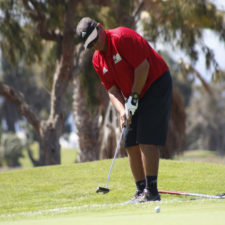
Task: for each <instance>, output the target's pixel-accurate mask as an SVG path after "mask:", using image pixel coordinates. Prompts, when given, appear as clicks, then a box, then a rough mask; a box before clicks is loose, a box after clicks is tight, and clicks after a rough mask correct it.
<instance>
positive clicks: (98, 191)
mask: <svg viewBox="0 0 225 225" xmlns="http://www.w3.org/2000/svg"><path fill="white" fill-rule="evenodd" d="M108 192H109V188H104V187H97V190H96V193H103V194H107V193H108Z"/></svg>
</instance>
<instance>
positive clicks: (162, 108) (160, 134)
mask: <svg viewBox="0 0 225 225" xmlns="http://www.w3.org/2000/svg"><path fill="white" fill-rule="evenodd" d="M171 102H172V78H171V75H170V72H169V71H167V72H165V73H164V74H163V75H162V76H161V77H160V78H159V79H157V80H156V81H155V82H154V83H153V84H152V85H151V86H150V88H149V89H148V91H147V92H146V93H145V95H144V96H143V97H142V98H141V99H140V100H139V103H138V104H139V105H138V109H137V111H136V112H135V114H134V116H133V117H132V121H131V125H130V126H129V127H127V129H126V131H125V147H130V146H134V145H138V144H149V145H165V142H166V136H167V130H168V123H169V116H170V108H171Z"/></svg>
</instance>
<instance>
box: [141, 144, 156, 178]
mask: <svg viewBox="0 0 225 225" xmlns="http://www.w3.org/2000/svg"><path fill="white" fill-rule="evenodd" d="M140 149H141V152H142V161H143V167H144V173H145V175H146V176H158V169H159V157H160V154H159V147H158V146H157V145H143V144H142V145H140Z"/></svg>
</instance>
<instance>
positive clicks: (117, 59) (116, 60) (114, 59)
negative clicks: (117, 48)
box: [113, 53, 122, 64]
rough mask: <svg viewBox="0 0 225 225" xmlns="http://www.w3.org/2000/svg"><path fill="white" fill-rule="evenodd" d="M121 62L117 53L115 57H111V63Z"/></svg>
mask: <svg viewBox="0 0 225 225" xmlns="http://www.w3.org/2000/svg"><path fill="white" fill-rule="evenodd" d="M121 60H122V58H121V56H120V54H119V53H117V54H116V55H114V56H113V61H114V63H115V64H116V63H118V62H119V61H121Z"/></svg>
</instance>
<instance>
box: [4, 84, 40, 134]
mask: <svg viewBox="0 0 225 225" xmlns="http://www.w3.org/2000/svg"><path fill="white" fill-rule="evenodd" d="M0 95H1V96H3V97H5V98H6V99H8V100H9V101H10V102H12V103H13V104H15V105H16V106H17V107H18V109H19V111H20V112H21V114H22V115H23V116H24V117H26V119H27V120H28V121H29V122H30V123H31V124H32V126H33V127H34V129H35V130H36V132H37V134H40V120H39V118H38V116H37V115H36V114H35V112H34V111H33V110H32V109H31V106H29V105H28V104H27V103H26V101H25V98H24V96H23V94H22V93H21V92H19V91H17V90H16V89H14V88H13V87H10V86H8V85H6V84H4V83H2V82H0Z"/></svg>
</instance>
